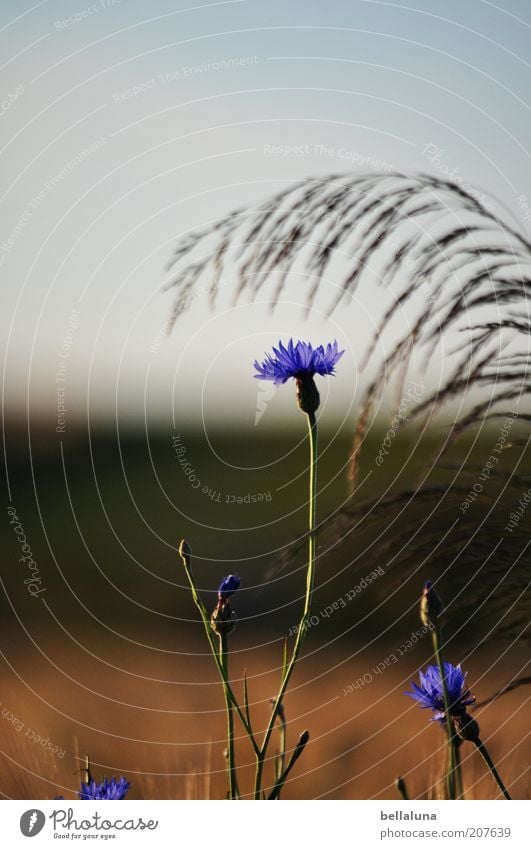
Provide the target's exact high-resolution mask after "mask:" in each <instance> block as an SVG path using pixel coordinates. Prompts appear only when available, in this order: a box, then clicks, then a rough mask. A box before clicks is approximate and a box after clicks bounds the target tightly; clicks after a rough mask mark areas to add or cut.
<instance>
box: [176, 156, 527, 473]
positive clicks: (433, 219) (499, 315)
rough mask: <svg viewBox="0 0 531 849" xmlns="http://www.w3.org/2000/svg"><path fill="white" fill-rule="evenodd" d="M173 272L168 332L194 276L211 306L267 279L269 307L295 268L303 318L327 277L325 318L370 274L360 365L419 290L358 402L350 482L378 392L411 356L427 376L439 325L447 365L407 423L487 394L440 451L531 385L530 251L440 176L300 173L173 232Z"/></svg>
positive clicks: (487, 209) (483, 206) (256, 291)
mask: <svg viewBox="0 0 531 849" xmlns="http://www.w3.org/2000/svg"><path fill="white" fill-rule="evenodd" d="M339 259H340V260H341V262H342V265H341V268H340V269H338V268H337V267H336V265H337V261H338V260H339ZM334 263H336V264H334ZM173 268H174V269H175V276H174V278H173V279H172V281H171V283H170V284H169V286H170V287H171V288H174V289H175V290H176V291H177V298H176V301H175V303H174V308H173V312H172V318H171V322H170V324H171V323H173V322H174V321H175V320H176V319H177V317H178V316H179V315H180V314H181V312H182V311H184V310H185V309H186V308H187V305H188V304H189V302H190V295H191V294H192V293H193V292H194V290H195V288H196V287H197V285H198V281H199V279H200V278H203V276H205V277H206V278H207V279H209V280H210V283H211V288H210V291H211V301H212V304H215V303H216V297H217V293H218V292H219V291H220V289H222V288H225V287H226V288H228V289H230V292H231V293H232V295H233V297H234V300H237V299H238V298H239V297H240V296H241V295H243V294H245V295H247V296H250V297H251V299H254V298H256V297H258V296H259V295H263V293H264V290H266V285H267V283H268V281H269V280H270V278H272V276H273V274H275V275H276V278H275V279H276V288H275V290H274V292H273V293H272V294H271V295H269V293H268V297H270V303H271V305H272V308H274V306H275V305H276V303H278V301H279V300H280V299H281V298H282V295H283V293H284V291H285V288H286V286H287V283H288V275H289V273H290V271H292V270H295V269H297V270H299V271H301V272H302V273H303V275H304V276H305V277H306V278H307V283H306V286H307V291H306V303H307V308H308V310H310V309H311V308H312V305H313V304H314V302H315V299H316V297H317V295H318V293H319V291H320V288H321V284H322V281H323V279H324V277H325V276H328V277H331V278H333V279H334V282H335V281H336V279H338V281H339V282H338V286H337V289H336V292H337V294H336V295H334V297H333V299H332V300H331V302H330V303H329V305H328V312H329V313H332V312H333V311H334V310H335V309H336V308H337V307H338V306H339V305H341V306H347V307H348V305H349V302H350V301H351V299H352V297H353V296H354V295H355V293H356V290H357V287H358V286H359V284H360V282H361V280H362V278H363V275H364V273H365V272H366V271H367V270H368V269H370V270H371V271H373V272H374V276H376V278H377V280H378V283H375V284H374V285H378V286H380V287H381V288H387V289H389V290H390V292H391V294H392V297H391V303H390V306H389V308H388V309H387V310H386V312H385V313H384V315H383V316H382V317H381V319H380V321H379V324H378V326H377V328H376V330H375V333H374V338H373V340H372V342H371V343H370V344H369V346H368V348H367V350H366V351H365V352H364V353H363V352H359V353H360V359H361V365H362V368H365V366H366V365H367V364H368V363H369V361H370V360H371V359H374V357H375V353H376V349H377V342H378V340H379V338H380V337H381V336H382V334H383V333H384V331H385V329H386V327H387V325H388V324H389V323H390V322H391V320H392V319H393V318H394V317H395V316H396V315H397V314H398V312H399V311H400V310H402V309H404V308H405V307H406V306H408V305H409V304H410V302H411V301H412V300H413V299H414V297H415V295H416V294H417V293H418V291H419V290H422V292H423V293H424V296H425V297H424V298H423V300H422V304H421V306H420V308H419V310H418V313H417V317H416V318H415V319H414V320H413V323H412V324H411V325H410V326H409V325H408V329H407V332H406V333H405V334H404V335H403V336H402V337H401V338H399V339H398V340H397V341H395V342H394V344H393V345H392V347H391V349H390V350H389V351H388V353H387V355H386V356H385V358H384V361H383V362H382V363H381V364H380V365H379V366H378V367H377V372H376V376H375V378H374V380H373V381H372V383H371V385H370V386H369V387H368V388H367V390H366V392H365V396H364V398H363V399H362V400H361V409H360V415H359V418H358V422H357V427H356V434H355V439H354V445H353V452H352V462H351V467H350V477H351V479H352V481H353V482H354V481H355V479H356V477H357V473H358V465H359V451H358V450H357V448H358V447H359V445H360V444H361V442H362V441H363V435H364V433H365V431H366V429H367V427H368V425H369V423H370V419H371V413H372V410H373V408H374V405H375V403H376V401H377V400H378V399H379V398H380V396H381V394H382V392H383V390H384V388H385V386H386V385H388V384H389V383H390V382H391V381H392V380H394V381H395V382H396V385H397V386H399V385H400V382H401V381H402V380H403V377H404V375H405V373H406V371H407V366H408V363H409V361H410V358H411V356H412V353H413V351H416V352H417V351H423V352H424V365H425V367H426V368H427V367H428V365H429V363H430V361H431V360H432V358H433V356H434V355H435V351H436V350H437V345H438V342H439V341H440V340H441V339H443V338H444V336H445V335H446V334H448V333H449V332H450V331H452V332H453V331H456V330H457V331H461V332H462V333H463V344H462V345H461V346H458V347H457V348H456V349H455V350H454V351H453V352H450V355H449V356H451V357H453V358H454V359H455V363H456V365H455V368H454V369H453V370H452V371H451V372H450V373H449V374H447V375H446V376H445V378H444V379H443V381H442V383H441V385H439V386H438V387H437V388H436V389H434V390H433V391H432V392H428V393H426V395H425V397H423V398H422V400H421V401H419V403H418V404H417V405H416V406H415V407H413V409H412V410H411V411H410V413H409V419H410V420H413V419H419V420H421V419H422V417H428V416H430V415H432V414H433V413H434V412H435V411H437V410H439V409H440V408H441V407H442V406H443V405H444V404H446V403H448V402H451V401H453V400H454V399H456V398H458V397H460V396H461V395H462V394H464V393H470V392H471V391H472V390H473V388H475V387H478V388H482V387H483V388H485V387H486V388H488V389H490V390H491V391H490V392H489V393H485V397H484V398H482V399H480V400H478V401H477V403H475V406H474V407H473V408H472V409H470V410H467V411H464V412H463V413H462V414H461V415H460V417H459V418H458V419H457V420H456V421H454V422H453V423H452V425H451V433H450V434H449V436H448V440H447V446H446V447H448V446H449V445H450V444H451V443H452V442H453V441H454V440H455V439H456V438H457V437H458V436H460V435H461V434H462V433H463V432H464V431H466V430H467V429H468V428H470V427H472V426H473V425H475V424H477V423H479V422H482V421H483V420H484V419H485V417H486V416H490V415H493V414H494V415H495V414H500V415H501V414H505V413H507V412H508V411H510V410H511V409H513V408H514V407H517V406H518V403H519V401H520V400H521V399H522V398H524V397H525V396H527V395H529V393H530V391H531V379H530V370H529V367H528V365H529V352H528V346H527V340H528V339H529V335H530V332H531V324H530V321H529V312H528V309H527V301H528V298H529V296H530V294H531V243H530V242H529V240H528V239H527V237H526V236H525V235H523V234H522V233H520V232H519V231H518V230H517V229H515V228H514V227H513V226H510V225H509V224H507V223H506V222H505V221H503V220H502V219H501V218H500V217H499V216H498V215H496V214H495V212H494V211H492V207H491V205H490V204H487V203H482V202H480V201H479V200H478V199H477V197H476V196H475V193H472V192H468V191H465V190H464V189H463V188H462V187H461V186H458V185H457V184H455V183H452V182H450V181H447V180H442V179H439V178H437V177H433V176H430V175H426V174H415V175H411V176H407V175H403V174H400V173H393V174H385V175H382V174H372V173H371V174H356V175H349V174H334V175H330V176H328V177H320V178H318V177H315V178H308V179H307V180H303V181H302V182H297V183H295V184H291V185H290V186H289V187H288V188H287V189H284V190H283V191H281V192H279V193H278V194H276V195H274V196H273V197H271V198H269V199H266V200H265V201H264V202H263V203H262V204H261V205H259V206H258V207H256V208H249V209H240V210H237V211H235V212H232V213H231V214H230V215H227V216H226V217H225V218H223V219H221V220H219V221H216V222H215V223H214V224H212V225H209V226H207V227H205V228H204V229H200V230H197V231H194V232H191V233H188V234H186V235H185V236H184V237H183V238H182V239H181V240H180V241H179V243H178V245H177V248H176V250H175V253H174V256H173V259H172V262H171V263H170V269H173ZM234 268H235V269H236V276H235V275H234V273H232V272H233V269H234ZM229 270H230V272H231V274H230V275H229V274H228V272H229ZM225 272H227V280H228V282H225V279H224V274H225ZM299 279H300V278H299ZM234 280H236V282H233V281H234Z"/></svg>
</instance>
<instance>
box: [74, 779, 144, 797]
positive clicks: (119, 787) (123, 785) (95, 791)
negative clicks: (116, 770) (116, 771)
mask: <svg viewBox="0 0 531 849" xmlns="http://www.w3.org/2000/svg"><path fill="white" fill-rule="evenodd" d="M130 787H131V785H130V783H129V781H127V780H126V779H125V778H124V777H123V775H122V776H121V778H120V779H119V780H118V781H117V780H116V778H115V777H114V776H113V777H112V778H111V780H110V781H109V779H108V778H104V779H103V781H101V782H100V783H99V784H96V782H95V781H94V779H91V780H90V781H89V782H88V784H86V783H85V782H84V781H82V782H81V790H80V792H79V793H78V796H79V798H80V799H125V797H126V796H127V793H128V791H129V788H130Z"/></svg>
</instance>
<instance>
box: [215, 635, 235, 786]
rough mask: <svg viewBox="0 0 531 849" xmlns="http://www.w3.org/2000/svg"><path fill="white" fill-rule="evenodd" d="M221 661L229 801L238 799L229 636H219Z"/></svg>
mask: <svg viewBox="0 0 531 849" xmlns="http://www.w3.org/2000/svg"><path fill="white" fill-rule="evenodd" d="M219 660H220V663H221V667H222V669H223V677H224V681H223V692H224V694H225V708H226V711H227V757H228V769H229V799H237V798H238V782H237V780H236V766H235V760H234V715H233V712H232V700H231V697H230V693H229V688H228V686H227V684H226V683H225V682H228V679H229V647H228V636H227V634H220V636H219Z"/></svg>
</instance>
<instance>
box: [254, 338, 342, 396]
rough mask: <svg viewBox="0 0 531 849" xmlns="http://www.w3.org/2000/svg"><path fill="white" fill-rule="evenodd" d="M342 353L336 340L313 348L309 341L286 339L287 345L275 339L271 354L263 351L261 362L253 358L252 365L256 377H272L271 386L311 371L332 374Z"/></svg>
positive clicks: (310, 373) (266, 378)
mask: <svg viewBox="0 0 531 849" xmlns="http://www.w3.org/2000/svg"><path fill="white" fill-rule="evenodd" d="M344 353H345V352H344V351H339V350H338V344H337V342H332V343H330V342H329V343H328V345H327V346H326V348H325V347H324V345H319V347H318V348H313V347H312V345H311V344H310V342H297V344H295V343H294V342H293V339H290V340H289V342H288V344H287V346H286V345H283V344H282V342H280V341H279V343H278V348H273V354H274V356H272V355H271V354H267V355H266V358H265V360H264V361H263V363H262V364H260V363H259V362H258V360H255V363H254V367H255V369H256V371H257V372H258V373H257V374H255V377H256V378H257V379H258V380H272V381H273V382H274V384H275V386H280V384H281V383H285V382H286V381H287V380H289V378H290V377H294V378H296V379H297V378H298V379H300V378H302V377H304V376H309V377H313V376H314V374H320V375H325V374H334V369H335V366H336V363H337V362H338V360H339V359H340V358H341V357H342V356H343V354H344Z"/></svg>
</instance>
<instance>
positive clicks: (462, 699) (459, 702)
mask: <svg viewBox="0 0 531 849" xmlns="http://www.w3.org/2000/svg"><path fill="white" fill-rule="evenodd" d="M444 677H445V679H446V687H447V689H448V700H449V702H450V713H451V714H452V715H453V716H462V715H463V714H465V713H466V708H467V707H468V705H471V704H473V702H474V701H475V699H474V696H472V695H470V692H469V691H468V690H467V689H466V688H465V674H464V673H463V672H462V671H461V665H459V666H453V665H452V664H451V663H445V664H444ZM419 678H420V687H419V686H418V685H417V684H415V682H414V681H412V682H411V687H412V689H413V692H407V691H406V693H405V695H406V696H410V697H411V698H412V699H415V701H417V702H418V703H419V704H420V706H421V707H423V708H430V709H431V710H432V711H433V718H432V721H439V722H441V723H444V722H445V721H446V717H445V713H444V697H443V688H442V682H441V673H440V671H439V667H438V666H428V668H427V669H426V672H424V673H423V672H419Z"/></svg>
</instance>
